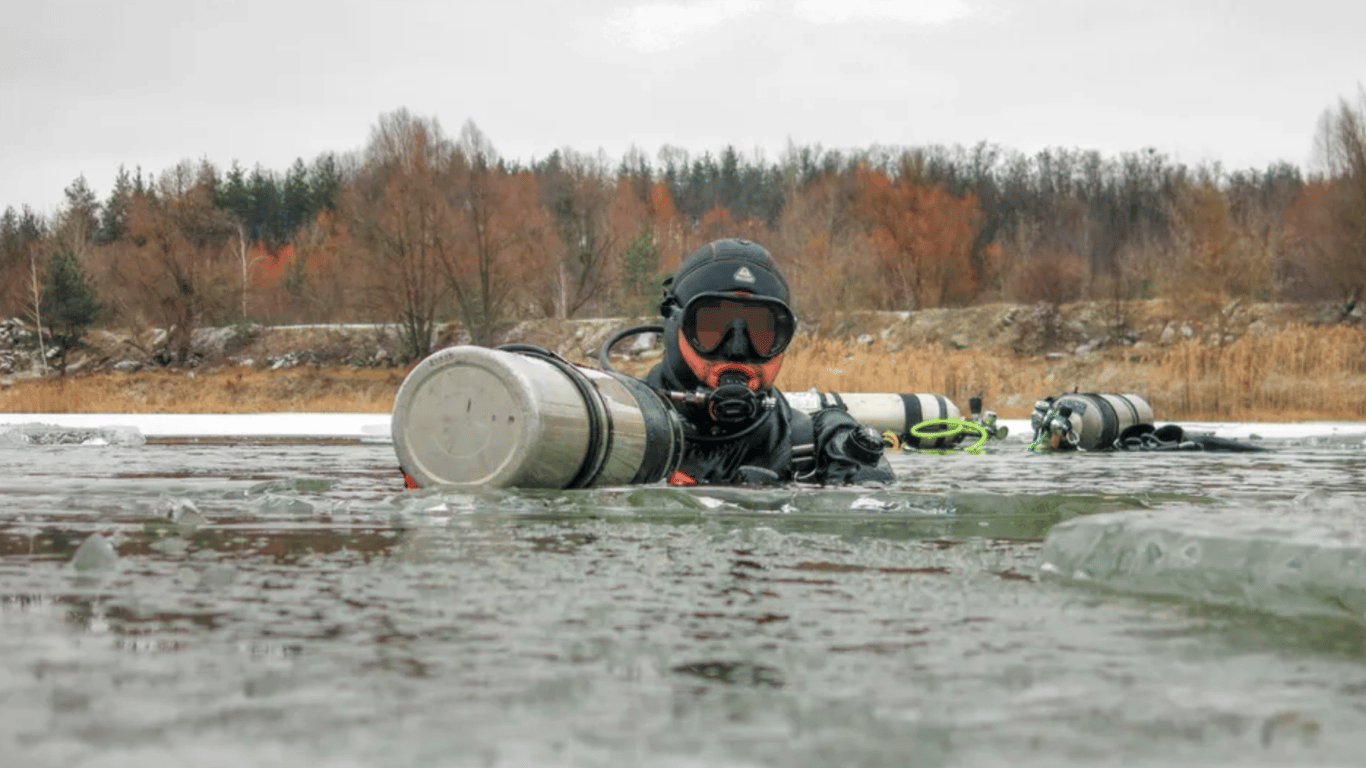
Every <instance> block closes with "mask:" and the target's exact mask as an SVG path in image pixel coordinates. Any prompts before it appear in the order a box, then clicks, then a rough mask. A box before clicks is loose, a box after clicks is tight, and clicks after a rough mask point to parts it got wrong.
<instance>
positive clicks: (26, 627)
mask: <svg viewBox="0 0 1366 768" xmlns="http://www.w3.org/2000/svg"><path fill="white" fill-rule="evenodd" d="M1280 448H1281V450H1279V451H1278V452H1277V453H1275V454H1259V455H1230V456H1219V455H1184V456H1176V455H1130V454H1122V455H1115V456H1107V455H1101V456H1097V455H1088V456H1043V455H1034V454H1026V453H1023V452H1021V451H1020V450H1019V446H1016V445H1012V444H1007V445H1005V446H993V449H994V452H993V453H991V454H989V455H986V456H901V457H897V461H896V466H897V469H898V471H899V473H900V474H901V476H902V478H903V480H902V481H901V482H900V483H898V484H897V485H896V486H895V487H892V488H879V489H827V490H815V489H809V488H804V489H797V488H784V489H735V488H714V489H674V488H664V487H645V488H606V489H596V490H588V491H573V492H565V491H555V492H534V493H526V492H516V491H499V490H490V491H483V492H440V491H421V492H403V491H402V490H401V478H400V477H399V476H398V473H397V471H396V470H395V468H394V466H393V456H392V450H391V448H390V447H388V446H384V445H350V446H348V445H280V444H256V445H239V446H234V445H212V446H211V445H179V446H171V445H115V446H109V447H102V448H95V447H91V446H69V445H39V446H26V447H22V448H13V449H9V448H6V449H0V476H3V477H4V478H5V480H4V481H3V483H0V755H3V756H5V757H6V758H7V759H6V760H5V761H4V762H3V764H4V765H33V766H47V765H53V766H56V765H63V766H66V765H78V766H87V765H88V766H96V765H100V766H102V765H163V764H173V761H174V762H177V763H185V764H190V765H196V766H198V765H233V766H240V765H281V766H283V765H290V766H298V765H310V766H312V765H367V766H390V765H392V766H411V765H419V764H430V765H477V766H490V765H491V766H499V765H594V766H597V765H621V766H635V765H670V766H674V765H698V766H703V765H705V766H713V765H726V766H730V765H733V766H740V765H745V766H749V765H765V766H767V765H773V766H778V765H782V766H789V765H798V766H800V765H813V766H815V765H897V766H902V765H999V764H1003V763H1010V764H1016V765H1093V764H1096V763H1098V762H1112V763H1124V764H1134V765H1164V766H1165V765H1171V764H1191V763H1197V764H1209V763H1219V764H1234V763H1236V764H1240V765H1244V764H1250V765H1287V764H1315V765H1349V764H1356V762H1357V760H1358V759H1359V755H1360V753H1361V751H1362V749H1363V747H1366V736H1363V735H1361V734H1362V733H1363V731H1362V729H1361V728H1360V722H1361V717H1362V714H1363V712H1366V666H1363V664H1362V661H1363V659H1366V629H1364V628H1366V621H1358V620H1356V618H1354V616H1355V614H1352V615H1349V614H1348V613H1344V614H1342V615H1324V614H1322V613H1313V612H1309V613H1296V612H1294V611H1289V612H1285V611H1281V610H1279V606H1281V605H1283V604H1284V603H1283V602H1282V603H1278V602H1276V601H1275V600H1271V599H1270V598H1266V599H1263V601H1262V603H1257V602H1256V600H1252V603H1251V605H1252V607H1254V608H1260V610H1248V609H1247V607H1248V605H1245V604H1243V603H1241V602H1239V601H1240V600H1242V599H1243V598H1247V599H1250V600H1251V599H1253V598H1257V599H1262V598H1265V596H1267V595H1273V594H1274V595H1282V596H1284V595H1287V594H1289V592H1287V590H1288V589H1289V587H1288V586H1286V585H1287V584H1290V583H1291V582H1289V581H1286V579H1289V578H1291V577H1290V576H1286V575H1285V574H1287V573H1291V572H1292V571H1294V569H1293V568H1290V567H1288V566H1287V567H1282V568H1281V570H1278V571H1268V570H1266V569H1255V573H1257V574H1268V573H1271V574H1279V575H1276V576H1275V578H1278V579H1281V581H1273V580H1272V576H1261V577H1258V578H1262V580H1263V581H1264V582H1265V583H1266V584H1267V585H1269V586H1267V587H1265V589H1264V590H1263V591H1261V592H1257V591H1255V590H1251V591H1249V588H1247V587H1246V586H1244V587H1239V586H1238V585H1240V584H1241V585H1246V584H1248V583H1249V581H1248V579H1249V577H1248V573H1252V572H1242V571H1237V570H1236V568H1235V567H1234V565H1232V564H1233V563H1235V562H1243V561H1242V560H1238V556H1237V554H1236V553H1237V552H1240V551H1242V550H1238V549H1236V547H1239V546H1241V547H1244V549H1246V550H1247V551H1249V552H1251V551H1255V552H1258V553H1261V555H1262V556H1263V561H1264V562H1274V563H1279V564H1280V566H1278V567H1281V566H1285V564H1286V563H1290V562H1292V561H1295V557H1296V555H1293V553H1291V552H1290V550H1289V549H1286V548H1285V547H1281V548H1280V549H1277V546H1278V542H1281V541H1282V540H1285V539H1290V538H1295V540H1296V542H1298V543H1297V544H1296V545H1295V546H1298V547H1299V548H1300V549H1298V550H1296V551H1297V552H1299V553H1300V554H1299V555H1298V556H1299V557H1301V558H1302V561H1303V563H1304V564H1305V565H1304V568H1303V569H1301V570H1302V571H1303V572H1305V573H1309V572H1312V573H1315V574H1319V575H1320V576H1323V578H1318V577H1316V578H1317V581H1314V582H1313V585H1314V586H1313V590H1311V591H1309V592H1305V593H1304V594H1307V595H1309V598H1306V599H1312V601H1315V602H1314V604H1315V605H1318V604H1328V603H1327V602H1324V601H1331V600H1332V599H1334V595H1337V596H1338V598H1337V599H1339V600H1345V601H1347V602H1343V605H1346V606H1348V607H1349V608H1352V606H1354V603H1352V602H1351V601H1352V600H1354V599H1355V598H1354V597H1353V595H1354V594H1355V592H1354V591H1352V589H1354V588H1356V587H1357V586H1359V584H1360V583H1361V581H1360V576H1361V574H1360V572H1359V571H1353V570H1351V563H1353V562H1356V561H1355V560H1352V559H1351V558H1352V555H1351V553H1352V552H1354V551H1357V550H1354V549H1352V547H1354V546H1356V545H1358V544H1360V543H1361V542H1359V541H1350V540H1349V539H1350V538H1351V537H1350V536H1349V535H1348V533H1349V532H1350V531H1349V528H1348V527H1346V526H1345V524H1343V525H1340V524H1339V523H1338V522H1336V521H1337V520H1339V519H1340V516H1345V515H1352V514H1355V513H1357V512H1359V511H1360V509H1361V507H1362V500H1363V497H1366V481H1363V480H1362V477H1363V476H1366V454H1363V452H1362V451H1361V450H1360V449H1359V447H1351V446H1346V445H1289V444H1286V445H1282V446H1280ZM1295 515H1311V516H1314V518H1313V519H1314V520H1316V521H1318V522H1317V523H1316V524H1315V525H1316V526H1317V527H1316V528H1315V526H1308V528H1313V529H1314V531H1316V532H1308V533H1306V532H1303V531H1301V532H1300V533H1296V531H1297V530H1300V529H1301V528H1305V527H1304V526H1301V527H1299V528H1296V527H1295V526H1292V525H1290V524H1289V523H1288V522H1287V521H1290V522H1294V521H1295V520H1296V519H1298V518H1296V517H1295ZM1335 516H1339V517H1335ZM1341 519H1346V518H1341ZM1055 528H1056V529H1057V530H1058V534H1057V535H1050V534H1049V532H1050V531H1051V530H1053V529H1055ZM1064 534H1065V535H1064ZM1125 537H1129V539H1132V540H1133V541H1134V542H1138V543H1134V544H1132V545H1131V544H1129V543H1127V542H1128V539H1126V538H1125ZM1296 537H1298V538H1296ZM1335 537H1336V538H1335ZM1158 540H1160V542H1161V547H1162V549H1161V555H1160V556H1158V555H1153V556H1152V557H1150V558H1149V559H1148V560H1147V561H1144V560H1143V559H1142V556H1143V555H1144V553H1148V552H1152V550H1150V549H1147V548H1146V547H1147V545H1148V543H1150V542H1151V541H1158ZM1330 541H1336V542H1337V545H1335V546H1339V547H1340V549H1341V551H1340V552H1338V554H1339V555H1341V557H1339V559H1337V560H1334V561H1333V562H1334V563H1335V565H1334V569H1336V570H1333V569H1327V570H1325V567H1323V566H1314V565H1313V564H1314V563H1316V562H1318V561H1315V560H1314V559H1313V558H1314V557H1316V556H1321V552H1322V551H1323V550H1324V549H1325V548H1326V547H1327V542H1330ZM1078 542H1079V543H1078ZM1239 542H1241V543H1239ZM1248 542H1250V543H1248ZM1196 544H1198V545H1199V546H1200V547H1202V549H1200V550H1199V552H1200V553H1201V554H1202V556H1203V554H1205V553H1210V552H1215V551H1220V552H1224V553H1225V555H1226V556H1223V557H1221V558H1218V559H1215V560H1212V561H1205V562H1206V564H1207V565H1208V566H1209V567H1206V568H1204V569H1201V568H1197V567H1194V566H1190V565H1189V564H1188V563H1186V561H1185V560H1181V559H1180V558H1181V557H1185V558H1186V559H1187V560H1190V561H1191V562H1195V563H1198V562H1201V561H1200V560H1199V558H1196V557H1195V556H1194V555H1190V554H1189V553H1190V552H1194V551H1195V550H1191V549H1190V547H1191V546H1192V545H1196ZM83 545H87V549H86V552H87V553H93V554H85V555H82V554H78V553H80V551H81V549H82V546H83ZM1287 546H1288V545H1287ZM1314 546H1317V547H1318V549H1315V550H1312V551H1311V550H1310V549H1306V547H1310V548H1312V547H1314ZM1183 553H1184V554H1183ZM1316 553H1318V554H1316ZM1281 555H1286V556H1285V557H1282V556H1281ZM1067 558H1070V559H1067ZM1268 558H1269V559H1268ZM1343 558H1346V559H1343ZM1054 560H1056V561H1057V562H1056V563H1053V562H1052V561H1054ZM1259 562H1262V561H1259ZM1295 562H1298V561H1295ZM1362 562H1366V559H1363V560H1362ZM1050 563H1052V565H1053V568H1054V572H1052V573H1050V572H1049V571H1048V569H1046V568H1044V567H1043V566H1044V565H1046V564H1050ZM1145 563H1146V564H1145ZM1183 564H1184V565H1183ZM1178 566H1179V567H1178ZM1183 568H1184V570H1181V569H1183ZM1221 569H1222V570H1221ZM1064 571H1065V572H1064ZM1330 572H1331V573H1330ZM1074 573H1082V574H1083V575H1084V576H1085V578H1082V579H1080V580H1078V579H1076V578H1072V576H1073V575H1074ZM1222 573H1232V574H1235V576H1234V577H1230V578H1229V579H1224V577H1222V576H1219V577H1218V578H1216V576H1217V575H1218V574H1222ZM1240 573H1241V574H1242V575H1241V576H1238V575H1237V574H1240ZM1324 574H1328V575H1329V576H1332V578H1336V579H1339V581H1338V582H1333V581H1332V580H1331V579H1329V578H1328V576H1324ZM1220 579H1223V580H1220ZM1239 579H1241V580H1239ZM1294 583H1295V584H1299V585H1303V584H1307V583H1310V582H1309V581H1308V580H1305V579H1301V580H1300V581H1298V582H1294ZM1335 584H1336V585H1337V586H1334V585H1335ZM1191 585H1195V586H1198V587H1199V589H1196V588H1195V587H1193V586H1191ZM1278 585H1279V586H1278ZM1201 589H1203V590H1204V591H1203V592H1201V591H1200V590H1201ZM1215 596H1223V597H1226V598H1227V599H1218V600H1216V599H1212V598H1213V597H1215ZM1259 596H1260V597H1259ZM1344 596H1345V597H1344ZM1207 598H1208V599H1207ZM1287 599H1288V598H1287ZM1263 603H1264V604H1263ZM1293 604H1294V605H1298V606H1303V605H1305V604H1306V603H1304V602H1303V601H1300V602H1294V603H1293ZM1352 609H1353V610H1355V609H1354V608H1352ZM1358 618H1359V617H1358ZM11 756H12V759H8V758H11Z"/></svg>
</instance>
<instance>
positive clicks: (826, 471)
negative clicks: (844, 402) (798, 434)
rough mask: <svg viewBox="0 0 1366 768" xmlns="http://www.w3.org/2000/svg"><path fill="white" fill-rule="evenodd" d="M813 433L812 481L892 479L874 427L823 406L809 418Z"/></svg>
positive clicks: (862, 481)
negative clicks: (813, 467)
mask: <svg viewBox="0 0 1366 768" xmlns="http://www.w3.org/2000/svg"><path fill="white" fill-rule="evenodd" d="M811 421H812V426H813V428H814V432H815V436H816V476H815V478H814V479H815V480H816V481H817V482H819V483H822V484H825V485H849V484H853V483H869V482H876V483H890V482H892V481H894V480H895V479H896V474H895V473H894V472H892V467H891V464H889V463H888V462H887V457H886V456H885V455H884V451H885V450H886V445H885V444H884V443H883V442H882V436H881V435H880V434H878V432H877V431H876V430H873V429H870V428H868V427H865V426H863V425H862V424H860V423H858V422H857V421H855V420H854V418H853V417H852V416H850V415H849V414H848V413H846V412H845V411H843V410H840V409H836V408H827V409H825V410H822V411H818V412H817V413H816V414H815V415H814V416H812V417H811Z"/></svg>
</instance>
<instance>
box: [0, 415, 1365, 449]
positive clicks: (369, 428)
mask: <svg viewBox="0 0 1366 768" xmlns="http://www.w3.org/2000/svg"><path fill="white" fill-rule="evenodd" d="M1001 423H1002V424H1005V425H1006V426H1008V427H1010V439H1011V440H1027V439H1028V438H1029V436H1030V434H1031V433H1030V427H1029V420H1028V419H1002V420H1001ZM1165 423H1167V422H1166V421H1162V420H1159V425H1160V424H1165ZM1177 423H1180V424H1181V426H1183V427H1185V428H1186V430H1187V431H1189V432H1212V433H1214V435H1216V436H1218V437H1226V438H1231V439H1235V440H1245V439H1248V438H1251V437H1253V436H1257V437H1263V438H1267V439H1302V438H1309V437H1357V436H1359V437H1361V438H1362V439H1363V441H1366V422H1330V421H1305V422H1294V423H1285V424H1281V423H1269V422H1177ZM19 424H45V425H50V426H54V427H64V428H72V429H93V428H99V427H132V428H134V429H136V430H138V431H139V432H140V433H142V435H144V436H145V437H149V438H192V437H245V438H252V437H256V438H301V439H306V438H316V439H328V438H331V439H355V440H360V441H364V442H390V441H392V437H391V435H390V417H389V414H387V413H0V428H3V427H5V426H7V425H19Z"/></svg>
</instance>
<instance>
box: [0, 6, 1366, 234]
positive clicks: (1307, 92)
mask: <svg viewBox="0 0 1366 768" xmlns="http://www.w3.org/2000/svg"><path fill="white" fill-rule="evenodd" d="M5 26H6V34H5V35H4V36H3V38H4V39H3V42H0V209H3V208H4V207H5V206H9V205H12V206H15V207H16V208H17V207H19V206H21V205H24V204H28V205H30V206H32V207H34V208H35V209H37V210H38V211H39V212H41V213H45V214H47V213H51V212H53V211H54V210H55V209H56V207H57V205H58V203H59V201H60V200H61V199H62V190H63V189H64V188H65V187H66V186H67V185H68V184H69V183H70V182H71V181H72V180H73V179H74V178H76V177H77V176H78V175H80V174H84V175H85V176H86V179H87V180H88V182H89V183H90V185H91V186H92V187H93V188H94V189H95V191H96V193H97V194H98V195H99V196H100V197H101V198H103V197H104V196H105V195H106V194H107V193H108V190H109V188H110V186H111V184H112V181H113V178H114V174H115V172H116V170H117V168H118V167H119V165H120V164H122V165H125V166H127V167H128V168H129V169H130V170H131V169H132V168H134V167H136V166H141V167H142V168H143V169H144V170H145V171H149V172H160V171H162V170H165V169H166V168H168V167H170V166H171V165H173V164H175V163H176V162H178V161H179V160H182V159H187V158H188V159H201V158H206V159H208V160H210V161H212V162H214V163H215V164H217V165H219V166H220V167H226V166H227V165H228V164H230V163H231V162H232V161H233V160H237V161H239V162H241V163H242V164H243V165H244V166H247V167H250V166H253V165H256V164H258V163H259V164H261V165H263V166H264V167H266V168H269V169H272V170H279V171H283V170H284V169H285V168H287V167H288V166H289V164H290V163H292V162H293V161H294V159H295V158H297V157H302V158H304V159H305V160H306V161H311V160H312V159H313V158H314V157H316V156H317V155H318V154H320V153H322V152H327V151H338V152H345V151H351V150H357V149H360V148H361V147H363V146H364V144H365V143H366V140H367V137H368V134H369V131H370V129H371V127H372V126H373V125H374V124H375V122H376V120H377V119H378V117H379V116H380V115H381V114H383V113H385V112H389V111H391V110H394V109H397V108H399V107H406V108H408V109H409V110H411V111H412V112H414V113H416V114H418V115H421V116H430V117H435V118H437V119H438V120H439V121H440V122H441V124H442V126H443V127H444V128H445V129H446V131H447V133H449V134H450V135H452V136H456V135H458V134H459V131H460V127H461V125H463V124H464V122H465V121H466V120H472V121H474V123H475V124H476V125H477V126H478V127H479V128H480V130H481V131H482V132H483V133H484V134H485V135H486V136H487V137H488V138H489V139H490V140H491V142H492V143H493V145H494V147H495V148H496V149H497V150H498V151H499V153H500V154H501V155H503V156H504V157H508V158H515V159H521V160H524V161H529V160H531V159H533V158H540V157H544V156H546V155H547V154H549V153H550V152H551V151H553V150H554V149H556V148H559V147H567V148H570V149H573V150H576V151H579V152H596V151H597V150H599V149H601V150H603V151H604V152H606V153H607V155H608V156H609V157H611V158H613V159H618V158H620V157H621V155H622V154H623V153H624V152H625V150H626V149H628V148H630V147H632V146H634V147H637V148H639V149H640V150H642V151H644V152H645V153H646V154H647V155H648V156H650V157H651V158H654V157H656V156H657V154H658V152H659V150H660V149H661V148H662V147H664V146H666V145H672V146H677V147H682V148H684V149H687V150H689V151H690V152H702V151H712V152H716V151H719V150H720V149H722V148H723V147H725V146H726V145H734V146H735V147H736V148H737V149H739V150H741V151H742V152H745V153H746V154H750V155H752V154H753V153H754V152H755V151H759V152H762V153H763V156H764V157H765V158H766V159H769V160H775V159H777V158H778V157H779V155H780V154H781V152H782V150H783V148H784V147H785V146H786V145H787V144H788V142H789V141H790V142H793V143H796V144H798V145H815V144H819V145H821V146H823V147H825V148H827V149H836V148H837V149H851V148H867V147H871V146H873V145H883V146H889V145H890V146H917V145H928V144H962V145H971V144H975V143H977V142H979V141H987V142H991V143H995V144H999V145H1001V146H1003V147H1006V148H1010V149H1016V150H1021V151H1026V152H1034V151H1037V150H1038V149H1041V148H1044V147H1053V146H1062V147H1075V148H1082V149H1097V150H1100V151H1101V152H1103V153H1105V154H1107V155H1115V154H1118V153H1120V152H1125V151H1130V150H1136V149H1141V148H1144V147H1155V148H1157V149H1158V150H1159V151H1161V152H1163V153H1166V154H1168V155H1169V156H1171V157H1173V158H1174V159H1176V160H1179V161H1182V162H1186V163H1190V164H1197V163H1201V162H1206V161H1219V162H1221V163H1223V165H1224V166H1225V167H1231V168H1244V167H1265V166H1266V165H1268V164H1269V163H1272V162H1276V161H1280V160H1285V161H1289V162H1291V163H1295V164H1297V165H1300V166H1302V167H1309V165H1310V163H1311V160H1312V157H1311V152H1312V148H1313V133H1314V128H1315V124H1316V122H1317V120H1318V116H1319V115H1320V113H1322V111H1323V110H1324V109H1325V108H1328V107H1330V106H1332V105H1334V104H1335V103H1336V102H1337V100H1338V99H1339V98H1341V97H1354V96H1355V94H1356V93H1357V89H1358V87H1359V85H1360V84H1361V83H1363V82H1366V43H1363V39H1366V33H1364V32H1363V30H1366V2H1360V0H1336V1H1330V0H1294V2H1289V1H1287V0H1131V1H1130V2H1123V3H1120V2H1107V1H1106V0H669V1H666V2H629V1H628V0H622V1H617V0H487V1H486V0H479V1H478V2H475V1H474V0H454V1H452V0H328V1H327V2H323V0H235V1H234V0H218V1H210V0H138V2H136V3H114V2H109V0H79V1H76V0H45V1H43V2H31V3H23V4H21V5H17V6H15V7H14V8H10V9H8V10H7V11H6V13H5Z"/></svg>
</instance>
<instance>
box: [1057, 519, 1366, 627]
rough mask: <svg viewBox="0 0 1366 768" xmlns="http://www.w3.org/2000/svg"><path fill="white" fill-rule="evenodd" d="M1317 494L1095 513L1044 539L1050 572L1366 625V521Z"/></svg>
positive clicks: (1149, 592)
mask: <svg viewBox="0 0 1366 768" xmlns="http://www.w3.org/2000/svg"><path fill="white" fill-rule="evenodd" d="M1360 505H1361V502H1360V500H1357V499H1347V498H1337V497H1333V496H1331V495H1329V494H1326V493H1320V492H1314V493H1308V494H1303V495H1301V497H1300V498H1298V499H1297V500H1296V501H1295V502H1294V503H1292V504H1289V505H1287V506H1286V507H1285V508H1283V509H1279V510H1266V509H1256V510H1244V509H1232V508H1213V509H1211V508H1195V507H1191V508H1189V509H1185V510H1176V511H1173V510H1171V509H1167V510H1162V511H1131V512H1114V513H1107V514H1097V515H1087V516H1084V517H1078V518H1074V519H1072V520H1069V521H1066V522H1063V523H1060V524H1058V525H1056V526H1054V527H1053V528H1052V529H1050V530H1049V532H1048V535H1047V537H1046V538H1045V540H1044V545H1043V553H1042V557H1041V563H1042V564H1041V566H1040V572H1041V573H1042V574H1043V575H1047V576H1051V577H1054V578H1060V579H1065V580H1071V581H1077V582H1089V583H1092V584H1098V585H1101V586H1104V587H1107V588H1110V589H1114V590H1117V591H1120V592H1128V593H1132V594H1142V595H1154V596H1165V597H1176V598H1183V599H1188V600H1196V601H1200V602H1205V603H1211V604H1217V605H1228V606H1235V607H1239V608H1245V609H1250V610H1255V611H1263V612H1267V613H1272V614H1277V615H1283V616H1319V617H1333V618H1344V619H1350V620H1353V621H1356V622H1361V623H1366V519H1363V517H1362V516H1361V510H1360Z"/></svg>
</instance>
